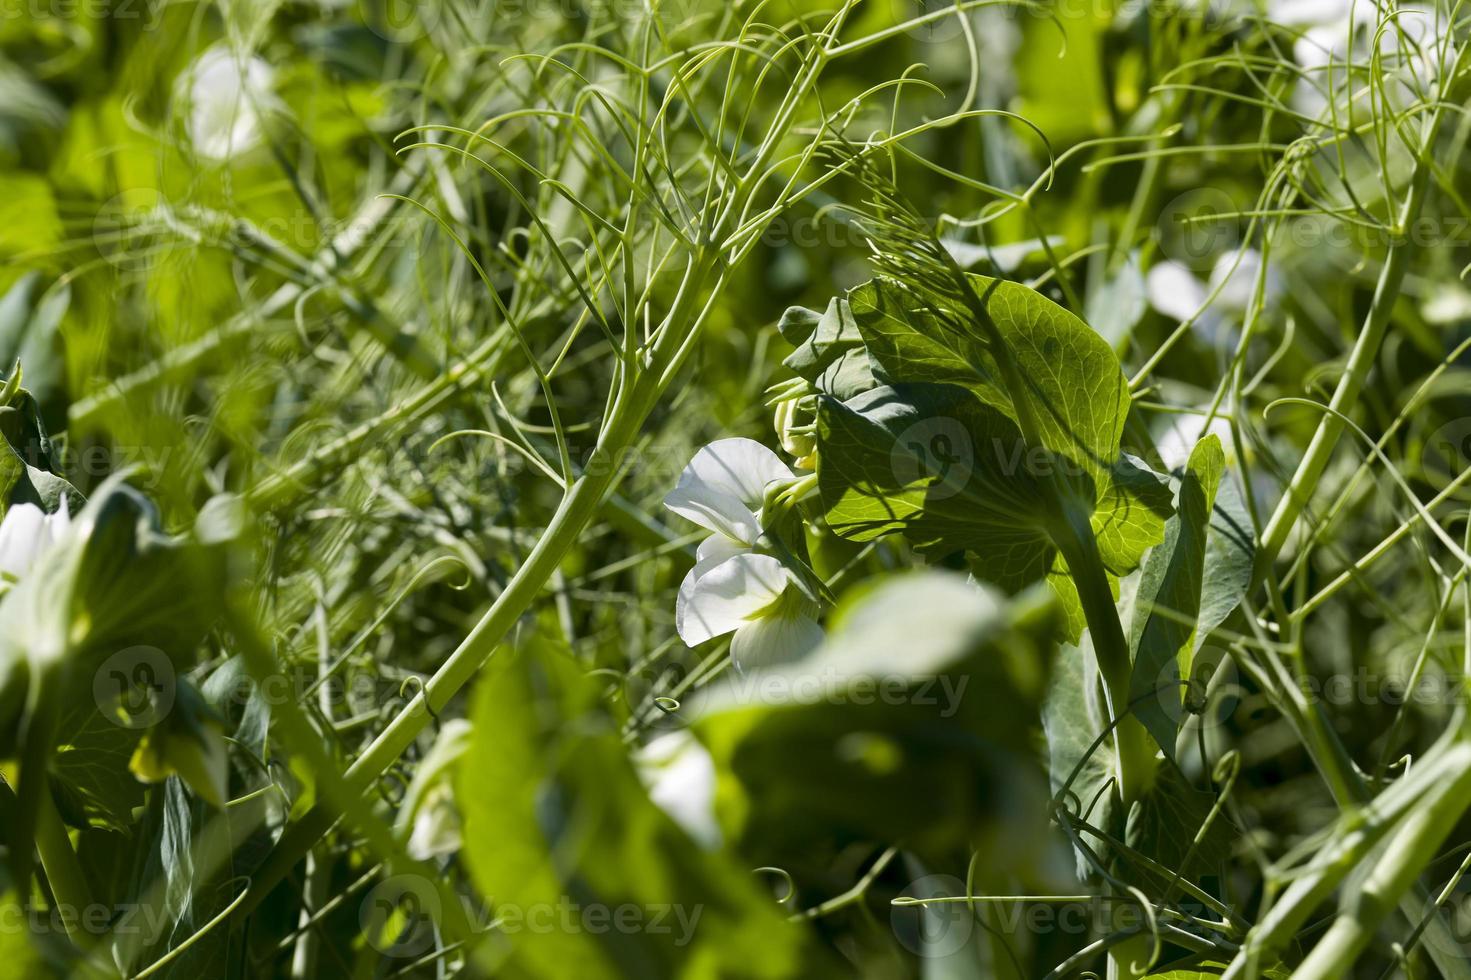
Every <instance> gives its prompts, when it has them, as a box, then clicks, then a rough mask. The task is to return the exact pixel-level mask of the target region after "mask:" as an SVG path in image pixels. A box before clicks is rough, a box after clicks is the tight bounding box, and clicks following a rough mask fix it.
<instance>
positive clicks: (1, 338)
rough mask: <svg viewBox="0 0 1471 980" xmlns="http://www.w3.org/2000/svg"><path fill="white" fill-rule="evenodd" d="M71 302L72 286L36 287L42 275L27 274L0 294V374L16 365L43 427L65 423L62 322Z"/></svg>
mask: <svg viewBox="0 0 1471 980" xmlns="http://www.w3.org/2000/svg"><path fill="white" fill-rule="evenodd" d="M70 305H71V287H70V286H67V285H61V286H57V287H53V288H51V289H49V290H46V291H44V292H41V291H40V274H39V273H36V272H31V273H27V274H26V275H24V276H22V277H21V278H20V279H19V280H18V281H17V282H16V284H15V285H14V286H12V287H10V291H9V292H7V293H6V294H5V295H4V296H3V297H0V373H6V374H8V373H9V372H10V371H11V370H13V369H14V367H15V365H16V362H19V363H20V367H21V373H22V380H23V382H24V384H25V386H26V389H27V390H28V391H30V392H31V394H32V395H33V396H34V397H35V399H36V402H37V404H38V405H39V406H40V414H41V418H42V419H43V420H44V422H45V424H46V426H47V428H59V427H62V426H64V425H65V424H66V409H67V399H66V352H65V348H64V347H63V345H62V336H61V321H62V318H63V317H64V316H65V315H66V311H67V308H68V307H69V306H70Z"/></svg>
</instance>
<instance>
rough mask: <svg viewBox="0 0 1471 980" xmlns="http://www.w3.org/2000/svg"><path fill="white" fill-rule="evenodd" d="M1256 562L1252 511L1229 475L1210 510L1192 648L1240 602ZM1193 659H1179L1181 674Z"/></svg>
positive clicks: (1187, 669) (1198, 647)
mask: <svg viewBox="0 0 1471 980" xmlns="http://www.w3.org/2000/svg"><path fill="white" fill-rule="evenodd" d="M1255 564H1256V533H1255V532H1254V531H1253V530H1252V523H1251V514H1250V513H1249V512H1248V511H1247V509H1246V502H1245V501H1243V500H1242V499H1241V491H1240V490H1239V489H1238V488H1237V485H1236V481H1235V480H1232V479H1230V478H1229V476H1228V477H1227V478H1225V479H1222V481H1221V487H1220V491H1219V492H1218V493H1217V494H1216V506H1215V509H1214V510H1213V511H1212V512H1211V525H1210V533H1209V534H1208V535H1207V536H1206V544H1205V581H1204V583H1203V585H1202V587H1201V593H1200V617H1199V623H1198V625H1197V627H1196V630H1195V649H1194V651H1192V652H1193V653H1199V652H1200V646H1201V644H1203V643H1204V642H1205V641H1206V639H1207V638H1208V637H1209V636H1210V635H1211V633H1212V632H1214V631H1215V629H1216V627H1218V626H1220V625H1221V624H1222V623H1224V622H1225V621H1226V618H1227V617H1228V616H1230V615H1231V614H1232V613H1233V612H1235V611H1236V607H1238V606H1240V605H1241V600H1243V599H1245V598H1246V592H1247V590H1248V589H1249V588H1251V571H1252V567H1253V566H1254V565H1255ZM1191 664H1192V661H1191V660H1190V659H1185V660H1182V661H1181V663H1180V668H1181V670H1182V671H1183V673H1184V675H1186V676H1188V675H1189V673H1190V669H1191Z"/></svg>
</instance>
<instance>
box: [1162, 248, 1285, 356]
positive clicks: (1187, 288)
mask: <svg viewBox="0 0 1471 980" xmlns="http://www.w3.org/2000/svg"><path fill="white" fill-rule="evenodd" d="M1261 267H1262V256H1261V253H1260V252H1258V251H1256V250H1255V249H1250V248H1248V249H1243V250H1241V251H1239V252H1227V253H1226V254H1224V255H1222V256H1221V257H1220V258H1219V259H1218V260H1217V261H1216V265H1215V268H1214V270H1212V272H1211V276H1210V280H1209V281H1208V282H1207V281H1203V280H1201V279H1199V278H1197V277H1196V275H1195V273H1193V272H1191V271H1190V270H1189V269H1188V268H1186V267H1185V266H1183V265H1181V264H1180V263H1178V262H1174V261H1169V260H1167V261H1164V262H1160V263H1158V264H1156V265H1155V266H1154V268H1152V269H1150V270H1149V277H1148V279H1147V280H1146V282H1145V291H1146V294H1147V295H1148V297H1149V305H1150V306H1152V307H1153V308H1154V309H1155V310H1156V311H1158V312H1160V313H1163V314H1164V315H1165V316H1168V317H1173V318H1175V319H1176V320H1179V321H1180V322H1181V323H1184V322H1185V321H1187V320H1189V321H1190V323H1191V326H1192V328H1193V329H1194V330H1195V331H1196V333H1197V334H1198V335H1199V336H1200V337H1201V339H1202V340H1204V341H1206V342H1207V343H1208V344H1210V345H1211V346H1212V347H1216V348H1219V349H1226V348H1229V347H1230V346H1231V345H1232V344H1234V339H1235V337H1236V336H1237V332H1238V329H1239V327H1240V324H1241V321H1242V319H1243V318H1244V317H1245V315H1246V309H1247V307H1248V306H1250V305H1251V297H1252V294H1253V293H1254V292H1255V291H1256V284H1257V276H1258V273H1259V271H1260V270H1261ZM1281 292H1282V280H1281V277H1280V276H1279V275H1278V274H1277V272H1276V270H1274V269H1273V268H1272V267H1270V266H1268V268H1267V279H1266V286H1265V295H1264V297H1263V306H1264V307H1269V306H1270V305H1271V304H1272V303H1273V302H1274V301H1275V299H1276V297H1277V296H1278V295H1280V294H1281Z"/></svg>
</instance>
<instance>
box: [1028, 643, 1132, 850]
mask: <svg viewBox="0 0 1471 980" xmlns="http://www.w3.org/2000/svg"><path fill="white" fill-rule="evenodd" d="M1107 727H1108V718H1107V711H1106V710H1105V707H1104V704H1103V698H1102V693H1101V688H1100V687H1099V678H1098V668H1097V666H1096V665H1095V663H1094V660H1093V645H1092V643H1091V642H1090V637H1088V636H1084V637H1083V638H1082V645H1081V646H1080V647H1076V648H1071V647H1064V648H1063V649H1062V651H1061V652H1060V654H1059V655H1058V658H1057V664H1056V666H1055V667H1054V668H1053V672H1052V677H1051V680H1050V683H1049V684H1048V686H1047V697H1046V700H1045V701H1044V702H1043V706H1042V730H1043V732H1044V733H1045V734H1046V737H1047V770H1048V776H1049V778H1050V781H1051V785H1052V792H1053V795H1054V796H1055V795H1057V794H1059V793H1062V791H1063V789H1064V787H1066V788H1067V790H1068V795H1066V796H1065V797H1064V799H1063V802H1064V804H1065V805H1067V806H1068V807H1069V808H1070V809H1071V810H1072V811H1073V812H1074V813H1076V814H1077V815H1079V816H1081V817H1082V818H1083V819H1085V820H1087V821H1088V822H1089V823H1090V824H1092V825H1093V826H1095V827H1097V828H1099V829H1100V830H1103V831H1105V832H1107V833H1109V834H1113V835H1115V836H1118V835H1120V834H1122V833H1123V830H1124V824H1123V817H1122V815H1121V814H1119V813H1118V808H1117V807H1116V806H1115V805H1114V797H1115V794H1113V793H1111V792H1107V789H1108V787H1109V784H1110V782H1111V781H1112V780H1114V779H1116V778H1117V776H1116V774H1117V771H1118V768H1117V761H1116V759H1117V756H1116V754H1115V752H1114V745H1113V740H1112V739H1108V738H1105V739H1103V740H1102V741H1101V742H1099V744H1098V745H1097V746H1096V747H1095V746H1094V745H1093V742H1094V740H1095V739H1097V738H1098V734H1099V733H1100V732H1102V731H1103V730H1104V729H1106V728H1107ZM1075 772H1076V776H1075V775H1074V773H1075ZM1069 780H1071V782H1069ZM1077 859H1078V873H1079V875H1084V876H1086V875H1087V874H1089V873H1090V871H1091V870H1092V866H1091V865H1089V864H1088V863H1087V861H1085V860H1084V859H1083V856H1082V855H1081V854H1078V855H1077Z"/></svg>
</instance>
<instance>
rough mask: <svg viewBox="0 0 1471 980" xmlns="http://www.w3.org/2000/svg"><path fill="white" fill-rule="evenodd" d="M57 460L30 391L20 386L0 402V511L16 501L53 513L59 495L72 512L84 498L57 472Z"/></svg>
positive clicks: (59, 498)
mask: <svg viewBox="0 0 1471 980" xmlns="http://www.w3.org/2000/svg"><path fill="white" fill-rule="evenodd" d="M59 464H60V459H59V457H58V456H57V454H56V451H55V447H54V446H53V444H52V442H51V437H50V436H49V435H47V431H46V425H45V422H44V421H43V420H42V418H41V411H40V406H39V405H38V404H37V402H36V399H35V397H34V396H32V395H31V393H30V391H28V390H27V389H25V388H21V389H20V390H19V391H17V392H15V394H14V395H13V396H12V397H11V398H10V400H9V401H8V402H7V403H5V404H3V405H0V504H3V507H0V513H3V511H4V510H6V509H8V508H9V507H10V505H11V504H20V503H31V504H35V505H36V506H38V507H40V508H41V509H42V510H45V511H46V512H48V513H53V512H55V511H56V510H57V509H58V508H59V507H60V506H61V499H62V497H66V498H67V501H68V503H69V504H70V506H71V508H72V512H73V513H75V512H76V510H77V508H78V507H79V506H80V505H81V504H82V503H83V502H84V500H85V498H84V497H83V496H82V494H81V492H80V491H79V490H77V488H76V487H74V486H72V485H71V484H70V483H69V482H67V480H66V479H65V478H63V477H61V476H59V475H58V472H59V470H60V465H59Z"/></svg>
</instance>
